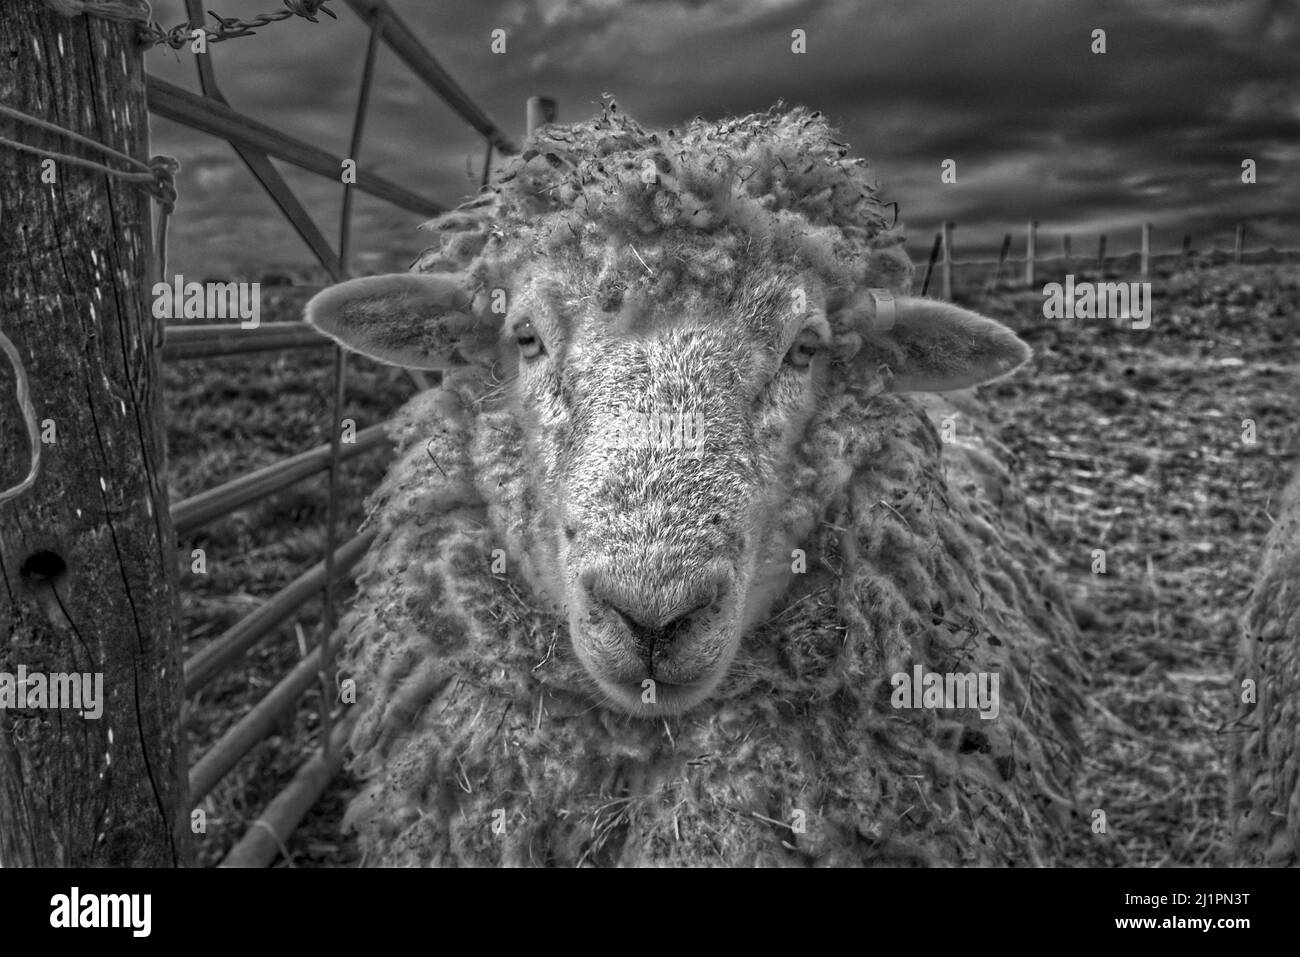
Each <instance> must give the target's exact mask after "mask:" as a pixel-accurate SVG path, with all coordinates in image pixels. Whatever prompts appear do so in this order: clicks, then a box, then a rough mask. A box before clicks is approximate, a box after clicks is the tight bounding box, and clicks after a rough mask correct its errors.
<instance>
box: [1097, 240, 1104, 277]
mask: <svg viewBox="0 0 1300 957" xmlns="http://www.w3.org/2000/svg"><path fill="white" fill-rule="evenodd" d="M1097 268H1098V269H1105V268H1106V234H1105V233H1102V234H1101V236H1100V238H1098V240H1097Z"/></svg>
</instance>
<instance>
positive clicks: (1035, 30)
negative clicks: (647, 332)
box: [146, 0, 1300, 279]
mask: <svg viewBox="0 0 1300 957" xmlns="http://www.w3.org/2000/svg"><path fill="white" fill-rule="evenodd" d="M390 3H391V5H392V7H393V8H394V9H395V10H396V11H397V12H398V14H399V15H400V16H401V17H402V18H404V19H405V20H406V22H407V23H408V24H409V25H410V27H411V28H412V30H413V31H414V32H415V33H416V34H417V35H418V36H419V37H420V38H421V40H422V41H423V42H424V43H425V44H426V45H427V47H428V48H429V49H430V51H431V52H432V53H433V54H434V56H435V57H437V58H438V60H439V61H440V62H441V63H442V65H443V66H444V67H445V68H446V69H447V70H448V71H449V72H450V73H451V75H452V76H453V77H455V78H456V80H457V81H458V82H459V83H460V85H461V86H462V88H463V89H464V90H465V91H466V92H467V93H468V94H469V95H470V96H471V98H473V99H474V100H475V101H476V102H477V103H478V104H479V105H480V106H481V107H482V108H483V109H484V110H485V111H486V112H487V113H488V114H489V115H490V116H491V117H492V118H493V119H494V120H495V121H496V123H497V124H498V125H499V126H500V127H501V128H502V129H503V130H504V131H505V132H506V133H507V134H508V135H509V136H510V137H511V138H512V139H514V140H516V141H518V140H519V139H520V138H521V137H522V128H523V122H524V103H525V100H526V98H527V97H528V96H529V95H531V94H545V95H550V96H553V97H555V98H556V99H557V100H558V101H559V108H560V119H561V120H566V119H567V120H575V119H580V118H586V117H588V116H590V115H591V114H593V113H595V112H597V111H598V109H599V106H600V97H601V94H602V93H605V92H608V93H611V94H613V95H614V96H615V97H616V99H617V100H618V103H619V105H620V107H621V108H622V109H623V110H624V111H625V112H627V113H629V114H631V115H632V116H634V117H635V118H637V119H638V120H640V121H641V122H642V123H643V124H645V125H655V126H671V125H674V124H677V123H680V122H681V121H682V120H684V119H688V118H690V117H692V116H695V115H696V114H703V115H705V116H708V117H719V116H723V115H726V114H734V113H746V112H750V111H754V110H763V109H766V108H767V107H769V106H770V105H772V104H773V103H775V102H776V101H778V100H784V101H785V102H786V103H787V104H804V105H807V106H808V107H810V108H813V109H819V110H822V111H823V112H824V113H826V114H828V115H829V116H830V117H831V118H832V120H833V121H834V122H835V123H836V124H837V125H838V126H839V127H840V129H841V130H842V132H843V135H844V138H845V139H846V140H847V142H849V143H850V144H851V146H852V148H853V151H854V152H855V153H857V154H858V155H862V156H865V157H867V158H868V159H869V160H870V162H871V168H872V169H873V170H874V172H875V174H876V176H877V177H878V178H879V179H880V181H881V183H882V184H883V192H884V194H885V198H886V199H887V200H897V201H898V202H899V203H900V207H901V210H902V216H903V219H904V221H905V222H906V223H907V225H908V228H909V232H910V235H911V246H912V248H913V250H914V252H915V253H916V255H917V256H918V257H919V256H924V255H925V252H926V250H928V247H929V244H930V242H931V241H932V238H933V235H934V232H935V230H936V229H937V228H938V225H939V223H940V222H942V221H943V220H945V219H950V220H953V221H954V222H955V223H956V224H957V231H956V237H955V243H954V245H955V247H956V249H957V252H958V257H959V258H964V257H966V256H971V257H974V256H977V255H981V256H982V255H995V254H996V250H997V247H998V246H999V244H1000V242H1001V239H1002V236H1003V234H1004V233H1007V232H1013V233H1015V235H1016V245H1015V246H1014V247H1013V249H1017V250H1018V249H1020V248H1021V246H1022V243H1023V231H1024V223H1025V221H1026V220H1029V219H1038V220H1039V221H1040V222H1041V227H1040V230H1041V231H1040V236H1041V237H1042V238H1041V240H1040V242H1041V243H1042V245H1043V246H1044V247H1045V248H1046V250H1047V251H1048V252H1049V253H1051V252H1055V251H1056V250H1058V249H1059V247H1060V236H1061V235H1063V234H1065V233H1069V234H1071V235H1072V237H1073V242H1074V248H1075V249H1076V251H1083V250H1094V249H1095V248H1096V242H1097V236H1098V234H1099V233H1103V232H1104V233H1107V234H1109V237H1110V238H1109V240H1108V242H1109V244H1110V248H1111V249H1112V250H1115V251H1126V250H1129V249H1132V248H1135V246H1136V243H1137V239H1138V229H1139V226H1140V224H1141V223H1142V222H1143V221H1144V220H1146V221H1150V222H1152V223H1153V224H1154V227H1155V232H1154V237H1155V239H1154V242H1155V245H1156V247H1157V249H1173V248H1176V247H1178V246H1180V245H1181V242H1182V237H1183V235H1184V234H1191V235H1192V237H1193V243H1194V245H1195V246H1196V247H1197V248H1200V249H1208V248H1209V247H1211V246H1212V245H1214V244H1215V243H1218V244H1219V245H1220V246H1221V247H1223V246H1227V245H1228V244H1230V242H1231V236H1232V230H1233V226H1234V224H1235V223H1236V222H1237V221H1238V220H1245V221H1247V222H1248V224H1249V230H1250V232H1249V238H1248V245H1250V246H1268V245H1273V246H1277V247H1278V248H1283V247H1286V248H1296V247H1300V0H1090V2H1084V0H446V2H434V0H390ZM153 6H154V11H155V16H156V17H157V19H158V20H160V21H161V22H162V23H163V24H164V25H165V26H172V25H174V24H176V23H179V22H182V21H183V20H184V19H185V16H184V7H183V3H182V2H181V0H154V2H153ZM330 6H331V7H332V8H334V9H335V10H336V12H337V13H338V19H337V20H330V19H328V18H324V17H322V19H321V22H320V23H319V24H311V23H307V22H306V21H301V20H289V21H285V22H281V23H275V24H272V25H270V26H267V27H265V28H264V29H263V30H262V31H260V33H259V34H258V35H257V36H255V37H248V38H243V39H235V40H230V41H228V42H224V43H221V44H217V45H214V46H213V47H211V50H212V53H211V55H212V56H213V58H214V62H215V65H216V70H217V76H218V79H219V81H220V84H221V86H222V91H223V92H224V93H225V95H226V96H227V98H228V99H229V100H230V101H231V103H232V104H233V105H234V106H235V107H236V108H238V109H240V110H242V111H244V112H246V113H248V114H249V115H251V116H253V117H255V118H257V119H260V120H262V121H263V122H265V123H268V124H271V125H273V126H276V127H279V128H280V129H283V130H284V131H285V132H287V133H290V134H292V135H294V136H297V137H299V138H302V139H305V140H307V141H308V142H311V143H313V144H316V145H318V146H321V147H323V148H326V149H328V150H330V151H331V152H333V153H337V154H338V155H345V154H346V152H347V145H348V142H349V139H350V134H351V123H352V114H353V109H354V104H355V98H356V93H357V89H358V84H359V79H360V76H361V69H362V63H363V59H364V53H365V40H366V28H365V27H364V26H363V25H362V23H361V22H360V20H359V19H358V18H357V16H356V15H355V14H354V13H353V12H352V10H351V8H349V7H348V5H347V4H346V3H345V2H344V0H333V2H332V3H331V4H330ZM216 7H217V9H218V10H219V12H220V13H221V14H223V15H225V16H243V17H247V16H251V15H254V14H257V13H262V12H268V11H271V10H275V9H276V7H277V4H276V3H275V2H274V0H221V2H220V3H219V4H216ZM497 29H501V30H504V31H505V32H506V52H505V53H504V54H498V53H493V52H492V49H491V44H492V32H493V31H494V30H497ZM796 29H798V30H803V31H805V34H806V37H807V41H806V44H807V52H806V53H803V54H798V53H794V52H792V50H791V45H792V41H791V32H792V31H793V30H796ZM1097 29H1102V30H1105V32H1106V50H1107V52H1106V53H1105V54H1100V55H1099V54H1095V53H1093V52H1091V47H1092V44H1093V39H1092V34H1093V31H1094V30H1097ZM146 65H147V67H148V69H149V70H150V71H151V72H153V73H154V74H156V75H158V76H160V77H162V78H163V79H166V80H168V81H170V82H173V83H177V84H180V85H182V86H185V87H186V88H188V89H193V90H197V88H198V86H197V80H196V75H195V69H194V65H193V54H191V53H189V52H188V50H186V51H183V52H180V53H176V52H173V51H171V50H168V49H166V48H161V47H160V48H155V49H154V50H152V51H151V52H150V53H149V54H148V56H147V59H146ZM152 135H153V151H154V152H165V153H171V154H173V155H175V156H176V157H177V158H179V159H180V160H181V163H182V172H181V174H180V181H179V186H180V195H181V199H180V204H179V205H178V207H177V218H176V220H175V222H174V225H173V226H172V237H173V238H172V263H173V265H175V266H177V267H179V268H180V269H181V270H183V271H184V272H186V273H189V274H191V275H192V276H193V277H194V278H204V277H206V276H230V277H232V278H240V279H257V278H258V277H259V276H260V274H261V273H262V272H265V271H276V270H280V269H284V268H287V267H295V266H306V265H309V264H310V263H311V262H312V259H311V256H310V254H309V253H308V252H307V251H306V248H305V246H304V245H303V243H302V242H301V240H299V239H298V238H297V236H296V235H295V234H294V233H293V232H292V231H291V230H290V228H289V227H288V226H287V225H286V224H284V223H283V221H282V220H280V219H279V218H278V216H277V214H275V213H274V212H273V209H272V207H271V204H270V202H269V201H268V200H267V199H265V198H264V196H263V195H262V193H261V191H260V188H259V187H258V186H257V184H256V182H255V181H254V180H253V179H252V178H251V176H250V175H249V174H248V173H247V172H246V171H245V169H244V167H243V165H242V163H241V162H240V161H239V159H238V158H237V157H236V156H235V154H234V152H233V151H232V150H231V148H230V147H229V146H228V145H227V144H226V143H224V142H223V141H219V140H215V139H213V138H211V137H207V136H204V135H200V134H196V133H194V132H192V131H190V130H187V129H186V128H184V127H182V126H179V125H177V124H174V123H171V122H168V121H165V120H161V119H155V120H154V122H153V126H152ZM482 155H483V147H482V142H481V140H480V139H479V138H478V135H477V134H476V133H475V132H474V131H473V130H471V129H470V128H469V127H468V126H467V125H466V124H465V123H464V122H463V121H461V120H460V119H459V118H458V117H457V116H456V115H455V114H454V113H453V112H452V111H451V110H450V109H449V108H447V107H446V106H444V105H443V104H442V103H441V102H440V101H439V100H438V99H437V97H436V96H435V95H433V94H432V93H430V92H429V91H428V90H427V89H426V88H425V87H424V86H423V85H422V84H421V83H420V82H419V80H417V79H416V78H415V77H414V76H413V75H412V74H411V73H410V72H409V71H408V70H407V69H406V68H405V66H404V65H403V64H402V63H401V62H400V61H398V60H397V58H396V56H394V55H393V54H392V53H391V52H388V51H384V52H383V53H381V55H380V59H379V66H378V71H377V76H376V85H375V89H374V91H373V94H372V109H371V115H370V119H369V121H368V124H367V130H366V141H365V146H364V148H363V150H362V153H361V156H360V157H359V162H360V164H361V166H362V167H363V168H366V169H369V170H371V171H373V172H375V173H378V174H380V175H383V176H385V177H388V178H391V179H394V180H396V181H397V182H399V183H401V184H403V185H405V186H407V187H409V188H411V189H413V190H415V191H416V192H419V193H422V194H424V195H426V196H429V197H430V198H433V199H435V200H437V201H438V202H440V203H443V204H444V205H454V204H455V203H457V202H460V201H461V200H463V199H465V198H466V197H468V196H469V195H471V194H472V193H473V191H474V190H475V188H476V185H477V175H478V171H479V169H480V168H481V163H482ZM946 159H952V160H954V161H955V162H956V178H957V182H956V183H955V184H944V183H942V182H941V179H940V176H941V165H942V164H943V162H944V160H946ZM1244 159H1253V160H1255V162H1256V163H1257V166H1258V173H1257V176H1258V184H1256V185H1253V186H1251V185H1243V184H1242V183H1241V164H1242V161H1243V160H1244ZM281 169H282V170H283V171H284V172H285V173H286V176H287V177H288V179H289V181H290V183H291V184H292V185H293V186H294V187H295V189H297V190H298V191H299V194H300V196H302V198H303V199H304V201H305V202H306V203H307V205H308V206H309V208H311V209H312V210H313V211H314V212H315V213H316V214H317V219H318V221H319V222H320V223H321V224H322V227H323V228H324V230H325V232H326V235H328V236H330V237H334V236H336V234H337V217H338V211H339V205H340V204H339V194H340V192H341V187H340V186H339V185H338V184H337V183H332V182H330V181H327V180H322V179H320V178H318V177H315V176H312V175H311V174H307V173H301V172H300V171H297V170H295V169H293V168H292V167H285V166H282V167H281ZM470 170H473V177H474V178H473V179H471V177H470ZM356 213H357V216H358V228H357V234H356V238H355V239H354V243H353V248H354V250H355V251H356V254H357V255H356V259H355V260H354V264H355V265H354V268H355V269H356V270H357V271H362V272H364V271H367V270H368V269H373V268H377V267H380V266H390V265H392V264H393V263H402V262H405V261H408V260H409V259H410V258H413V256H414V254H415V253H416V252H417V251H418V250H419V248H420V247H421V246H422V245H423V243H422V242H421V241H420V240H421V237H420V235H419V234H418V233H416V232H415V231H414V227H415V225H417V224H418V222H419V217H417V216H413V215H412V214H409V213H406V212H404V211H402V210H399V209H396V208H394V207H392V206H390V205H388V204H386V203H384V202H382V201H380V200H374V199H370V198H368V197H364V196H359V197H358V202H357V207H356Z"/></svg>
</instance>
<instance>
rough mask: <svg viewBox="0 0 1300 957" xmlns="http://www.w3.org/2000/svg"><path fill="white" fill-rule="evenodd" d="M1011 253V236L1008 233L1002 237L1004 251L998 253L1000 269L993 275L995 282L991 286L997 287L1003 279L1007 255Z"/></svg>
mask: <svg viewBox="0 0 1300 957" xmlns="http://www.w3.org/2000/svg"><path fill="white" fill-rule="evenodd" d="M1010 252H1011V234H1010V233H1007V234H1006V235H1005V236H1003V237H1002V251H1001V252H999V253H998V268H997V271H996V272H995V273H993V282H992V283H990V285H991V286H996V285H997V284H998V283H999V282H1000V281H1001V279H1002V267H1003V266H1005V265H1006V262H1007V254H1008V253H1010Z"/></svg>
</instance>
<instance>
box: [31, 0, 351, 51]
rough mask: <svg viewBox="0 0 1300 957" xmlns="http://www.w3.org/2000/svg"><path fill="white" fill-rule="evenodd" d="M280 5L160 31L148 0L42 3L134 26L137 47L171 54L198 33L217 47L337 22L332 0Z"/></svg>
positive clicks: (286, 0) (301, 0)
mask: <svg viewBox="0 0 1300 957" xmlns="http://www.w3.org/2000/svg"><path fill="white" fill-rule="evenodd" d="M280 2H281V3H283V4H284V6H285V9H284V10H277V11H275V12H274V13H262V14H259V15H258V16H255V17H253V18H252V19H250V20H241V19H240V18H238V17H223V16H221V14H219V13H216V12H215V11H212V10H209V11H208V16H210V17H212V18H213V19H214V20H216V21H217V25H216V26H203V25H202V24H199V23H193V22H191V21H189V20H187V21H185V22H184V23H179V24H177V25H176V26H174V27H170V28H168V27H164V26H163V25H162V24H160V23H159V22H158V21H157V20H155V19H154V18H153V7H152V6H150V4H149V0H45V5H46V6H47V7H49V8H50V9H52V10H54V11H55V12H56V13H61V14H63V16H65V17H75V16H79V15H81V14H83V13H84V14H86V15H88V16H93V17H102V18H103V19H105V20H116V21H118V22H120V23H138V24H140V28H139V29H140V39H141V43H142V44H143V45H144V46H169V47H171V48H172V49H173V50H179V49H181V47H184V46H186V45H187V44H190V43H193V42H194V31H195V30H202V31H203V32H204V34H205V35H206V38H207V42H208V43H220V42H221V41H222V40H233V39H234V38H235V37H251V36H255V35H256V33H255V31H256V30H257V29H258V28H259V27H264V26H266V25H267V24H270V23H276V22H278V21H280V20H288V19H289V18H290V17H302V18H303V19H304V20H310V21H311V22H312V23H319V22H320V21H319V20H318V19H317V16H316V15H317V14H319V13H323V14H325V15H326V16H328V17H331V18H333V19H335V20H337V19H338V14H336V13H335V12H334V11H333V10H331V9H329V8H328V7H327V6H326V5H325V4H327V3H330V2H332V0H280Z"/></svg>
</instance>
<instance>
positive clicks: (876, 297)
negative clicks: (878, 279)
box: [867, 289, 898, 332]
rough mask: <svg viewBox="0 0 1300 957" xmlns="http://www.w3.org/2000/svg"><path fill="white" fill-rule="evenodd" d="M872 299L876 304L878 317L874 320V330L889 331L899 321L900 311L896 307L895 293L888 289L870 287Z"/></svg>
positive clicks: (872, 327)
mask: <svg viewBox="0 0 1300 957" xmlns="http://www.w3.org/2000/svg"><path fill="white" fill-rule="evenodd" d="M867 291H868V292H869V293H871V301H872V302H874V303H875V304H876V317H875V319H874V320H872V323H871V331H872V332H888V331H889V330H890V329H892V328H894V323H896V322H897V321H898V311H897V310H896V309H895V308H894V294H893V293H892V292H890V291H889V290H888V289H868V290H867Z"/></svg>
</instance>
